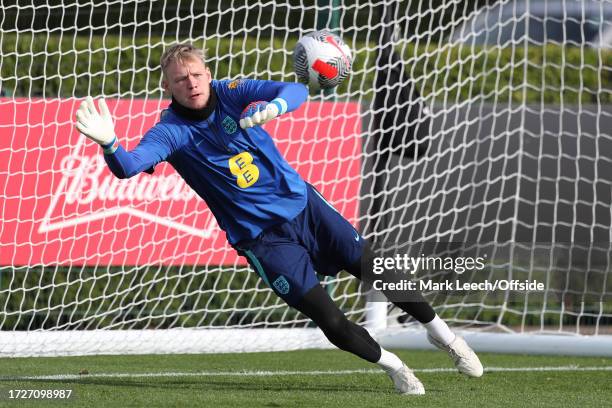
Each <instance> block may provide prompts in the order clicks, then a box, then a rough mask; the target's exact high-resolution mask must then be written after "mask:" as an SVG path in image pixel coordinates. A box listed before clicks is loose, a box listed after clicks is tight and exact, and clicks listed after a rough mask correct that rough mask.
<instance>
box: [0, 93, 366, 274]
mask: <svg viewBox="0 0 612 408" xmlns="http://www.w3.org/2000/svg"><path fill="white" fill-rule="evenodd" d="M107 102H108V105H109V108H110V110H111V113H112V114H113V117H114V118H115V129H116V133H117V135H118V136H119V138H120V141H121V142H122V144H123V145H124V147H126V148H127V149H128V150H129V149H130V148H133V147H135V146H136V144H137V143H138V141H139V139H140V137H141V135H142V134H144V133H145V132H146V131H147V130H148V129H149V128H150V127H151V126H153V125H154V124H155V123H156V122H157V120H158V118H159V112H160V111H161V109H163V108H165V107H166V106H167V104H168V101H157V100H156V101H148V100H115V101H113V100H108V101H107ZM79 103H80V100H78V99H62V100H59V99H25V98H22V99H19V98H18V99H12V98H0V112H1V113H0V216H1V219H2V224H1V227H0V265H40V264H43V265H55V264H57V265H149V264H164V265H182V264H187V265H195V264H209V265H222V264H225V265H227V264H235V263H238V264H244V263H245V262H244V259H243V258H239V257H238V256H237V254H236V253H235V251H234V250H233V249H232V248H231V247H230V246H229V245H228V244H227V242H226V238H225V233H224V232H223V231H221V230H220V229H219V227H218V226H217V224H216V222H215V220H214V217H212V214H211V212H210V211H209V210H208V208H207V206H206V204H205V203H204V201H203V200H202V199H200V198H199V197H198V196H197V195H196V194H195V193H194V192H193V191H192V190H191V189H190V188H189V187H188V186H187V185H186V184H185V183H184V182H183V180H182V179H181V178H180V176H178V174H176V172H174V170H173V169H172V167H171V166H169V165H168V164H166V163H163V164H161V165H159V166H157V167H156V169H155V173H154V174H153V175H149V174H144V173H143V174H139V175H137V176H135V177H132V178H130V179H127V180H120V179H117V178H116V177H114V176H113V174H112V173H111V172H110V171H109V170H108V168H107V167H106V163H105V162H104V158H103V156H102V152H101V149H100V148H99V146H98V145H96V144H95V143H93V142H91V141H89V140H87V139H86V138H84V137H82V136H81V135H79V134H78V132H77V131H76V130H75V129H74V126H73V121H74V119H73V118H74V112H75V111H76V109H77V107H78V105H79ZM266 129H267V130H268V131H269V132H270V133H271V134H272V135H273V137H274V139H275V141H276V143H277V146H278V148H279V150H280V151H281V152H283V153H284V154H285V157H286V158H287V160H288V161H289V163H291V164H292V165H293V166H294V167H295V168H296V169H297V171H298V172H299V173H300V174H301V175H302V176H303V177H304V179H306V180H307V181H309V182H311V183H312V184H314V185H315V186H316V187H317V188H318V189H319V190H320V191H321V192H322V193H323V194H324V195H325V197H326V198H327V199H328V200H329V201H330V202H331V203H333V204H334V205H335V207H336V208H337V209H338V210H339V211H340V212H341V213H342V214H343V215H344V216H345V217H346V218H348V219H349V220H350V221H351V222H353V224H355V222H356V220H357V216H358V214H359V208H358V203H359V185H360V167H361V163H360V159H359V158H360V153H361V141H360V134H361V118H360V114H359V105H358V104H356V103H332V102H309V103H306V104H304V106H302V107H301V108H300V109H299V110H297V111H295V112H293V113H291V114H289V115H286V116H285V117H282V118H280V119H279V120H277V121H274V122H273V123H270V124H267V125H266Z"/></svg>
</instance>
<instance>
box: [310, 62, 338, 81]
mask: <svg viewBox="0 0 612 408" xmlns="http://www.w3.org/2000/svg"><path fill="white" fill-rule="evenodd" d="M312 69H314V70H315V71H317V72H318V73H319V74H321V75H323V76H324V77H325V78H328V79H333V78H335V77H337V76H338V68H336V67H334V66H333V65H330V64H328V63H327V62H325V61H321V60H320V59H318V58H317V60H316V61H315V62H314V63H313V64H312Z"/></svg>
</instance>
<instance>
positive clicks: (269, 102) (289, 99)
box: [240, 80, 308, 129]
mask: <svg viewBox="0 0 612 408" xmlns="http://www.w3.org/2000/svg"><path fill="white" fill-rule="evenodd" d="M242 92H243V98H244V100H245V101H247V102H250V103H249V104H248V105H247V106H246V108H245V110H244V111H243V112H242V115H241V117H240V126H241V127H242V128H243V129H246V128H250V127H253V126H259V125H263V124H264V123H266V122H269V121H270V120H272V119H274V118H276V117H278V116H280V115H282V114H284V113H287V112H291V111H293V110H295V109H297V108H298V107H299V106H300V105H301V104H302V103H304V101H306V99H307V97H308V90H307V88H306V87H305V86H304V85H302V84H297V83H289V82H276V81H260V80H251V81H246V84H245V86H244V88H243V90H242Z"/></svg>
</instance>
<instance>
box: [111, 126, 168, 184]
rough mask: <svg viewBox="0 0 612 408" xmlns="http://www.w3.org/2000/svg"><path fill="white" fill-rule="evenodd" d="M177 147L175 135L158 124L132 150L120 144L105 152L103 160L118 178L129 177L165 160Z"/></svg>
mask: <svg viewBox="0 0 612 408" xmlns="http://www.w3.org/2000/svg"><path fill="white" fill-rule="evenodd" d="M177 148H178V143H177V137H176V136H172V135H171V134H170V133H169V132H168V131H165V130H164V129H163V128H162V127H160V126H155V127H153V128H151V129H150V130H149V131H148V132H147V133H146V134H145V135H144V136H143V138H142V140H141V141H140V143H139V144H138V146H136V148H135V149H134V150H131V151H129V152H128V151H126V150H125V149H124V148H123V147H122V146H121V145H120V146H119V147H118V148H117V150H115V152H114V153H112V154H105V155H104V160H105V161H106V164H107V165H108V167H109V169H110V170H111V171H112V172H113V174H114V175H115V176H117V177H118V178H129V177H132V176H135V175H136V174H138V173H140V172H143V171H149V172H152V169H153V167H155V165H157V164H158V163H160V162H162V161H164V160H166V158H168V157H169V156H170V155H171V154H172V153H173V152H174V151H175V150H176V149H177Z"/></svg>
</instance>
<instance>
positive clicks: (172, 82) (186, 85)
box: [162, 57, 212, 109]
mask: <svg viewBox="0 0 612 408" xmlns="http://www.w3.org/2000/svg"><path fill="white" fill-rule="evenodd" d="M211 79H212V76H211V74H210V70H209V69H208V67H206V66H205V65H204V63H203V62H202V61H200V59H199V58H195V57H194V58H189V59H187V58H186V59H184V60H183V61H173V62H171V63H170V64H169V65H168V66H167V67H166V78H165V79H164V80H163V81H162V86H163V87H164V89H165V90H166V92H168V93H170V94H171V95H172V96H174V99H176V100H177V101H178V102H179V103H180V104H181V105H183V106H186V107H188V108H191V109H202V108H203V107H205V106H206V104H207V103H208V98H209V97H210V81H211Z"/></svg>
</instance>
